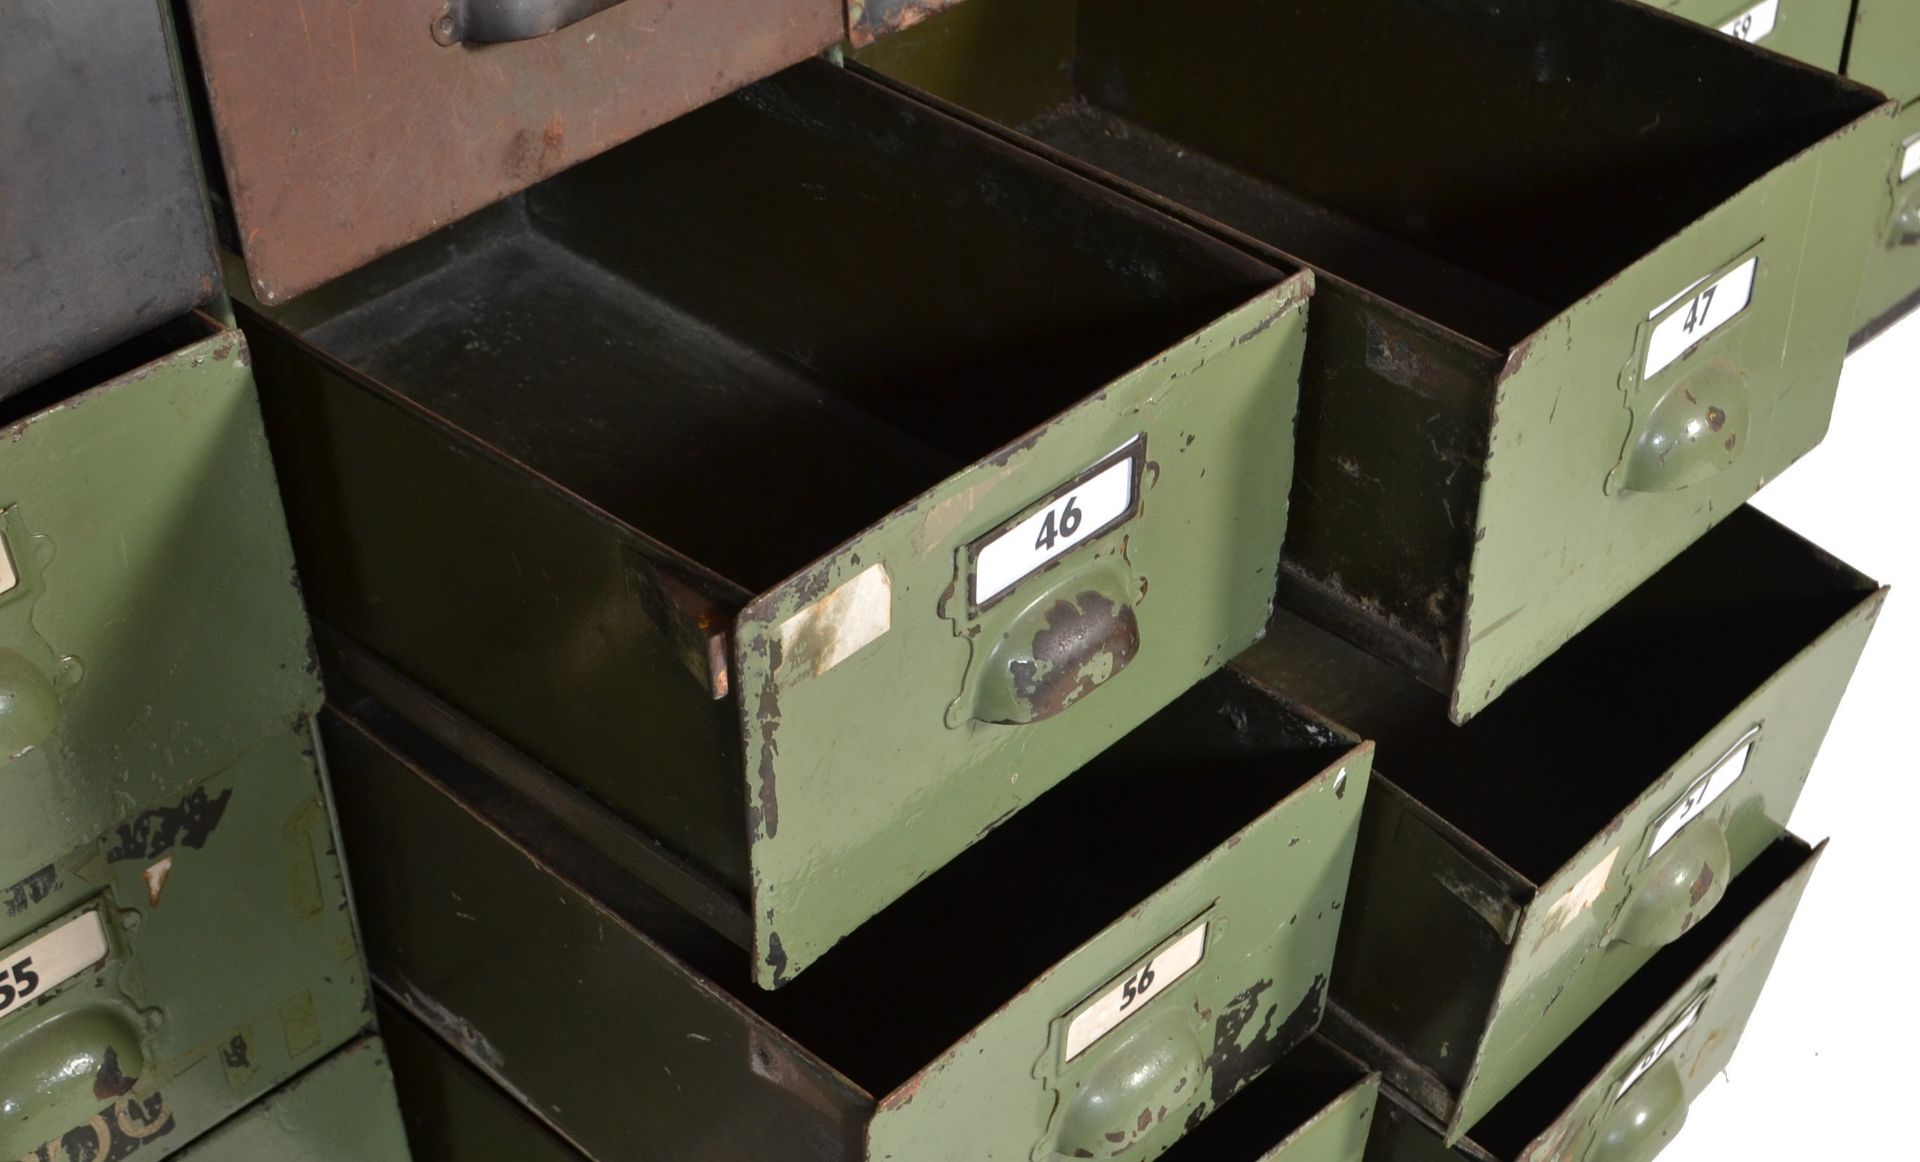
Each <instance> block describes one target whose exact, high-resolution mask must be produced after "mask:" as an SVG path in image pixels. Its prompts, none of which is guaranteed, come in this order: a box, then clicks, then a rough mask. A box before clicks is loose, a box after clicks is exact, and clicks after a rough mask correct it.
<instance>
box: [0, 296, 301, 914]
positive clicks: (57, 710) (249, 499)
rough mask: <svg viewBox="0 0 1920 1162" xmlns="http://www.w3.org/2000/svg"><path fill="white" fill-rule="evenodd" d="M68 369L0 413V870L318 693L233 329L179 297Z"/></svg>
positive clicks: (285, 723) (92, 830) (216, 763)
mask: <svg viewBox="0 0 1920 1162" xmlns="http://www.w3.org/2000/svg"><path fill="white" fill-rule="evenodd" d="M75 374H76V375H93V376H95V378H93V379H92V380H89V382H92V383H97V384H98V386H94V387H91V388H90V389H88V390H84V391H81V392H79V393H78V394H71V396H70V398H67V396H68V395H69V394H70V393H68V392H65V391H63V392H62V396H63V399H64V402H63V403H61V404H58V405H56V406H53V407H49V408H46V409H44V410H41V411H38V412H35V413H33V414H31V415H29V416H27V417H26V418H25V419H21V420H18V421H17V422H13V423H11V424H9V425H7V426H5V427H0V446H4V448H5V450H6V454H5V455H4V456H3V457H0V775H3V776H4V779H5V784H6V790H5V792H4V800H0V802H4V806H3V807H0V883H12V882H14V880H16V879H18V878H19V877H21V876H23V875H26V874H28V873H29V872H31V871H33V870H34V869H35V868H38V867H40V866H42V865H44V864H46V863H48V862H50V861H52V860H54V859H56V858H58V857H59V856H60V855H61V854H62V853H64V852H66V851H68V850H70V849H72V848H73V847H74V846H75V845H77V844H81V843H85V842H90V841H91V840H92V839H93V838H94V837H95V836H96V835H98V834H99V833H100V831H101V830H102V829H103V828H106V827H109V826H111V825H113V824H114V823H116V822H118V821H120V820H121V819H122V818H123V817H124V816H125V815H126V814H127V813H128V811H129V810H130V809H133V808H135V807H137V806H139V805H141V804H147V803H154V802H159V801H162V800H166V799H170V798H171V799H177V798H179V796H180V795H181V794H183V793H184V792H185V789H186V787H187V786H188V785H189V784H190V783H192V782H194V781H196V780H198V779H200V778H202V777H204V776H205V775H207V774H208V773H209V772H212V771H216V770H220V769H223V768H225V767H227V766H229V765H231V764H232V763H233V762H235V761H236V760H237V759H238V758H239V757H240V756H241V755H243V754H245V753H248V752H249V751H252V750H254V749H256V748H258V747H259V746H261V745H262V744H264V743H267V742H269V741H271V740H273V739H276V738H280V737H283V736H285V735H286V734H287V732H288V731H289V730H292V729H295V728H297V727H298V726H299V724H300V722H301V720H302V719H303V718H304V717H305V716H306V715H309V714H311V713H313V712H314V711H316V710H318V709H319V706H320V683H319V679H318V676H317V675H316V674H314V673H312V672H311V670H310V666H309V662H310V658H309V654H308V634H307V623H306V618H305V615H304V613H303V611H302V609H301V605H300V594H299V591H298V590H297V588H296V587H295V585H294V583H293V553H292V550H291V549H290V548H289V546H288V543H287V531H286V524H285V521H284V519H283V517H282V515H281V509H280V503H279V499H278V497H277V496H276V495H275V492H274V477H273V465H272V462H271V459H270V457H269V456H268V451H267V441H266V437H265V435H264V434H263V432H262V431H261V424H260V413H259V406H258V403H257V400H256V397H255V394H254V389H253V380H252V378H251V375H252V373H251V371H250V370H249V369H248V354H247V349H246V346H245V344H244V343H243V342H242V341H241V338H240V335H239V333H238V332H234V331H220V330H218V329H217V327H216V326H215V324H214V323H213V322H212V321H211V320H208V319H206V318H204V317H201V316H188V317H186V318H184V319H181V320H178V321H177V323H176V324H175V325H173V326H170V327H165V328H161V329H160V330H157V331H154V332H150V333H148V334H146V335H144V336H142V337H140V338H139V339H138V340H136V341H134V342H132V343H130V344H128V345H126V346H124V347H122V348H119V349H116V350H115V351H114V352H112V353H110V355H109V356H107V357H106V358H105V359H104V361H103V362H101V363H97V364H89V365H87V366H86V367H84V368H81V369H80V370H79V371H77V372H76V373H75ZM63 386H67V385H63ZM73 386H77V385H73ZM16 402H19V401H16Z"/></svg>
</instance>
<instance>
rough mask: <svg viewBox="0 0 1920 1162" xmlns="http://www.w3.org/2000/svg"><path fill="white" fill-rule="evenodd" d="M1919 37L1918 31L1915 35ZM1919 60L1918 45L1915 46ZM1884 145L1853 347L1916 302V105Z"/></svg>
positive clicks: (1919, 149)
mask: <svg viewBox="0 0 1920 1162" xmlns="http://www.w3.org/2000/svg"><path fill="white" fill-rule="evenodd" d="M1916 36H1917V37H1920V33H1916ZM1915 54H1916V56H1920V46H1916V48H1915ZM1892 137H1893V140H1892V142H1891V143H1890V144H1889V145H1887V146H1885V147H1883V149H1882V151H1881V155H1880V156H1881V159H1882V160H1883V161H1884V162H1885V165H1886V169H1885V172H1884V173H1883V174H1882V175H1881V176H1880V177H1879V178H1878V179H1877V180H1876V181H1875V182H1874V183H1872V184H1873V186H1874V189H1875V192H1876V193H1877V194H1878V195H1879V197H1878V205H1879V213H1878V214H1877V215H1876V217H1875V219H1874V229H1873V239H1872V242H1871V244H1870V248H1869V250H1868V252H1867V269H1866V274H1865V275H1864V276H1863V277H1862V279H1861V283H1860V302H1859V305H1858V306H1857V307H1856V308H1855V309H1854V325H1855V326H1856V327H1857V328H1858V330H1856V331H1855V333H1854V345H1855V346H1858V345H1859V344H1861V343H1864V342H1866V341H1867V340H1868V339H1871V338H1872V337H1873V336H1875V335H1878V334H1879V333H1880V332H1882V331H1884V330H1886V329H1887V328H1888V327H1890V326H1892V325H1893V324H1894V323H1896V322H1898V321H1900V319H1901V318H1903V317H1905V316H1906V314H1907V313H1908V312H1909V311H1911V310H1912V309H1913V308H1914V306H1915V305H1916V304H1917V303H1920V101H1915V102H1913V103H1911V104H1909V105H1908V106H1907V107H1906V108H1905V109H1903V110H1901V112H1900V116H1899V117H1898V118H1896V119H1895V121H1894V123H1893V126H1892Z"/></svg>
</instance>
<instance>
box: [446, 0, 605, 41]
mask: <svg viewBox="0 0 1920 1162" xmlns="http://www.w3.org/2000/svg"><path fill="white" fill-rule="evenodd" d="M618 3H620V0H447V6H446V7H445V8H444V9H442V10H441V12H440V15H439V16H437V17H435V18H434V21H433V39H434V40H436V41H438V42H439V43H441V44H443V45H448V46H451V45H456V44H501V43H504V42H507V41H513V40H533V39H535V38H536V37H542V36H545V35H547V34H548V33H550V32H558V31H560V30H561V29H563V28H565V27H566V26H567V25H569V24H577V23H579V22H580V21H582V20H585V19H586V18H587V17H589V16H592V15H593V14H594V13H596V12H601V11H604V10H605V9H608V8H611V7H613V6H614V5H615V4H618Z"/></svg>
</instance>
